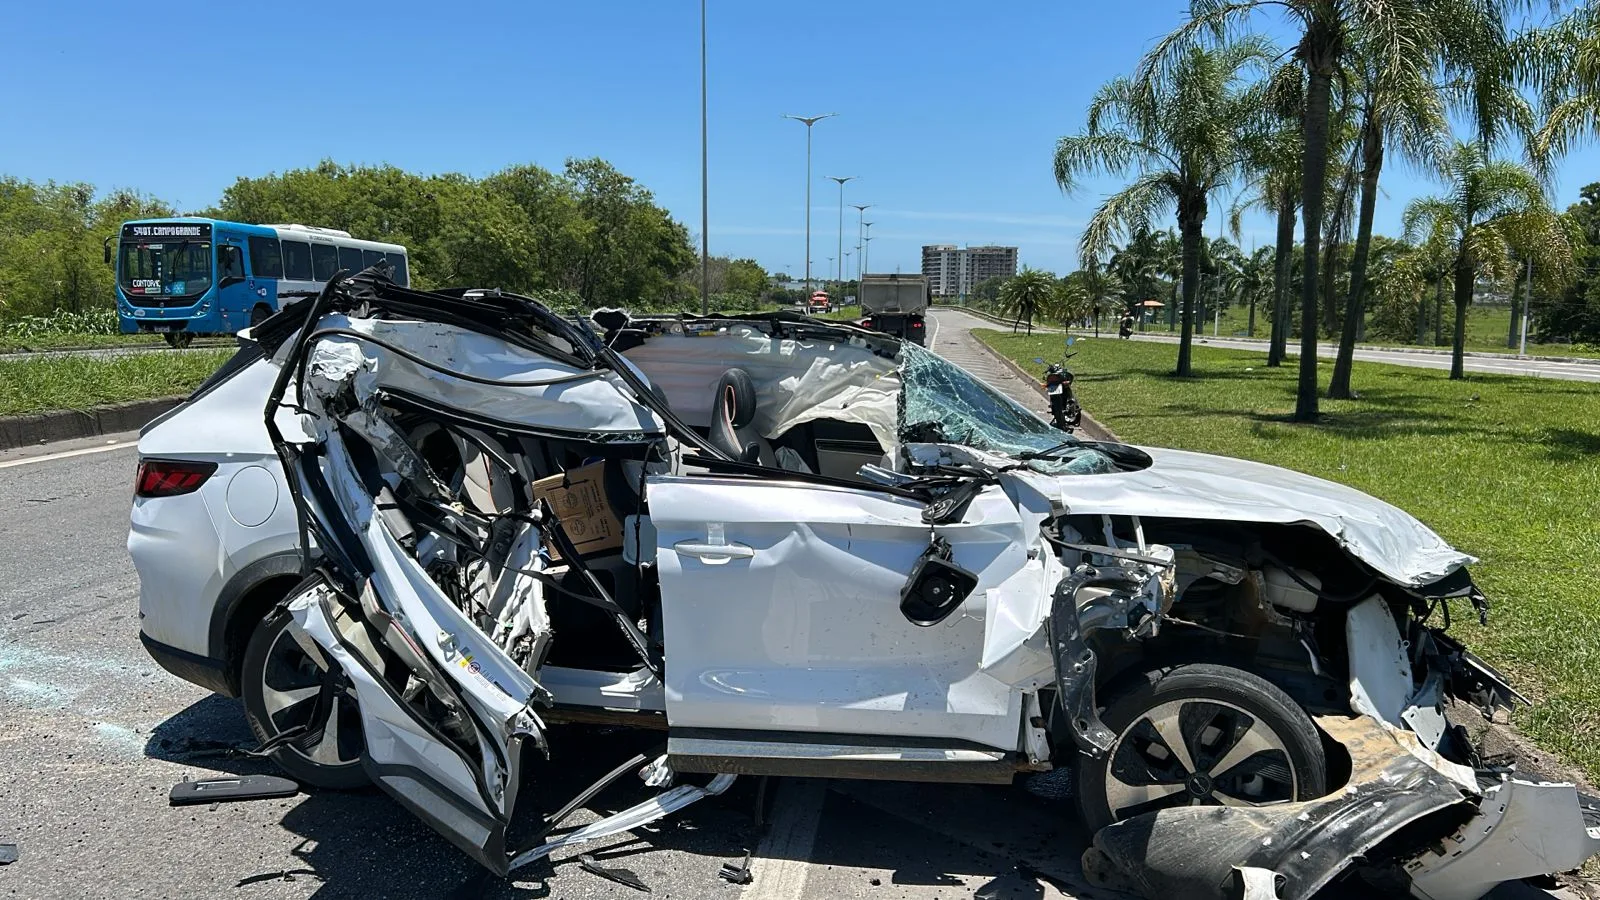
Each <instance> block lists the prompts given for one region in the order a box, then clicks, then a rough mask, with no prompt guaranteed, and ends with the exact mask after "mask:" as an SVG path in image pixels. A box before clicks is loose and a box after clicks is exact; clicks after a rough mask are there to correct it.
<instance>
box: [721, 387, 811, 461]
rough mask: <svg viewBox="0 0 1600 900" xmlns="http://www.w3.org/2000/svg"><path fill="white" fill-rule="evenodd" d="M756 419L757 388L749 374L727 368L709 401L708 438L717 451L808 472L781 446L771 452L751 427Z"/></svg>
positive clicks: (797, 456)
mask: <svg viewBox="0 0 1600 900" xmlns="http://www.w3.org/2000/svg"><path fill="white" fill-rule="evenodd" d="M755 417H756V386H755V383H754V382H752V381H751V380H750V373H748V372H746V371H745V370H743V369H738V368H734V369H729V370H728V371H726V372H723V373H722V377H721V378H718V379H717V387H716V393H715V396H714V397H713V398H712V401H711V429H710V432H709V434H708V435H707V436H708V438H709V439H710V441H711V443H713V444H715V445H716V446H717V448H718V449H720V450H722V451H723V452H725V453H727V454H728V455H729V456H732V457H733V458H734V459H737V460H741V461H743V462H753V463H760V464H761V465H763V466H771V467H773V468H778V469H785V470H787V471H790V472H810V471H811V467H810V466H807V465H806V463H805V460H803V459H801V457H800V454H798V453H796V452H794V451H793V450H791V449H789V448H787V447H783V448H780V449H779V450H778V451H777V452H773V449H772V445H771V444H769V443H767V440H766V439H765V438H763V437H762V436H761V433H760V432H758V431H756V430H755V429H754V428H752V427H750V423H751V421H753V420H754V419H755Z"/></svg>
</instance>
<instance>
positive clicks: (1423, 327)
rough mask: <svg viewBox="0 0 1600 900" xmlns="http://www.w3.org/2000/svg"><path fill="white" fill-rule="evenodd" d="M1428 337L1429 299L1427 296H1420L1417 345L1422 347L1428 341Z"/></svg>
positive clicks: (1418, 298)
mask: <svg viewBox="0 0 1600 900" xmlns="http://www.w3.org/2000/svg"><path fill="white" fill-rule="evenodd" d="M1427 337H1428V298H1427V297H1426V296H1418V297H1417V340H1416V343H1417V344H1418V345H1419V346H1420V345H1421V344H1422V342H1423V341H1425V340H1427Z"/></svg>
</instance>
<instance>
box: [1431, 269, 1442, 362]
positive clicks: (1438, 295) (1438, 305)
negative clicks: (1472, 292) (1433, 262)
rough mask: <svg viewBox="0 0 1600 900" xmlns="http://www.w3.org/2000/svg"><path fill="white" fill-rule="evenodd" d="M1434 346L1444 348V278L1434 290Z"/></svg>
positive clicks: (1440, 279) (1440, 278) (1440, 277)
mask: <svg viewBox="0 0 1600 900" xmlns="http://www.w3.org/2000/svg"><path fill="white" fill-rule="evenodd" d="M1433 345H1434V346H1435V347H1443V346H1444V276H1443V275H1440V276H1439V282H1438V284H1436V285H1435V286H1434V288H1433Z"/></svg>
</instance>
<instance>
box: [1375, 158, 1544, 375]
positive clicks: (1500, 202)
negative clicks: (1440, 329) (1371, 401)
mask: <svg viewBox="0 0 1600 900" xmlns="http://www.w3.org/2000/svg"><path fill="white" fill-rule="evenodd" d="M1444 176H1445V179H1446V185H1445V186H1446V188H1447V189H1448V191H1449V193H1448V194H1446V195H1442V196H1434V197H1420V198H1418V199H1416V200H1413V201H1411V203H1409V204H1407V206H1406V209H1405V214H1404V216H1403V219H1402V221H1403V222H1404V224H1405V232H1406V239H1407V240H1408V241H1412V242H1416V241H1418V240H1419V239H1421V238H1423V237H1426V236H1428V235H1432V234H1436V233H1442V234H1443V235H1446V236H1447V238H1448V240H1449V242H1450V245H1451V248H1452V250H1453V251H1454V254H1453V256H1454V262H1453V267H1452V268H1453V272H1452V274H1453V275H1454V278H1455V282H1454V287H1455V293H1454V299H1455V305H1456V323H1455V325H1456V327H1455V339H1454V343H1453V345H1452V352H1451V358H1450V377H1451V378H1452V379H1461V378H1465V377H1466V371H1465V368H1464V367H1463V364H1462V363H1463V356H1464V352H1465V344H1466V334H1467V306H1468V305H1470V304H1471V303H1472V291H1473V286H1474V285H1475V284H1476V283H1477V280H1478V276H1479V275H1480V274H1493V273H1495V272H1496V271H1498V270H1501V269H1503V268H1504V267H1505V265H1506V260H1507V257H1508V254H1509V253H1511V252H1513V251H1516V252H1520V253H1525V254H1528V256H1529V257H1530V258H1532V259H1533V260H1534V261H1535V264H1536V265H1538V266H1539V267H1540V268H1545V269H1547V270H1553V271H1555V272H1564V271H1566V270H1568V269H1570V267H1571V265H1572V247H1571V245H1570V244H1569V243H1568V240H1567V234H1566V231H1565V229H1564V228H1563V227H1562V225H1561V222H1560V218H1559V217H1558V216H1557V215H1556V213H1555V211H1554V210H1552V209H1551V208H1550V204H1549V202H1548V201H1547V200H1546V199H1545V194H1544V188H1543V186H1542V185H1541V184H1540V183H1539V179H1538V177H1537V176H1535V175H1534V174H1533V172H1531V171H1529V170H1528V169H1527V168H1526V167H1524V166H1520V165H1518V164H1516V163H1512V162H1505V161H1502V160H1492V159H1490V158H1489V157H1488V154H1486V153H1485V152H1484V149H1483V145H1482V144H1481V143H1479V142H1476V141H1473V142H1470V143H1457V144H1456V145H1455V146H1454V148H1452V149H1451V150H1450V152H1449V154H1448V156H1447V157H1446V161H1445V166H1444Z"/></svg>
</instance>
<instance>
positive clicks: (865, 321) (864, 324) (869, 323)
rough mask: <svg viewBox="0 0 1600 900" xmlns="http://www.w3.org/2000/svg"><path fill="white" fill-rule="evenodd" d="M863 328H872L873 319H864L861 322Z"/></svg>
mask: <svg viewBox="0 0 1600 900" xmlns="http://www.w3.org/2000/svg"><path fill="white" fill-rule="evenodd" d="M861 327H862V328H871V327H872V320H871V319H862V320H861Z"/></svg>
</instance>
